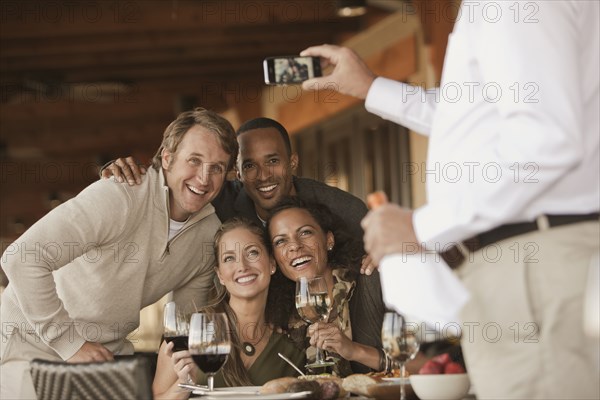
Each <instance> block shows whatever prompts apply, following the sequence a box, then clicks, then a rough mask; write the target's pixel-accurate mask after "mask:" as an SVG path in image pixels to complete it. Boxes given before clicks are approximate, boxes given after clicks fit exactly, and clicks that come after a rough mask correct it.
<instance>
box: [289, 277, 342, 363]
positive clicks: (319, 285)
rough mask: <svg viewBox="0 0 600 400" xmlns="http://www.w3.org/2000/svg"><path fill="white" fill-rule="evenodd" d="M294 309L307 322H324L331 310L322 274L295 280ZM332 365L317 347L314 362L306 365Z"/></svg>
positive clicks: (329, 298)
mask: <svg viewBox="0 0 600 400" xmlns="http://www.w3.org/2000/svg"><path fill="white" fill-rule="evenodd" d="M296 309H297V310H298V314H300V317H301V318H302V319H303V320H305V321H306V322H308V323H311V324H314V323H315V322H319V321H324V322H326V321H327V319H328V317H329V312H330V311H331V297H330V296H329V290H328V289H327V282H326V281H325V278H323V277H322V276H317V277H314V278H312V279H309V278H306V277H300V279H298V281H297V282H296ZM332 365H334V363H333V362H331V361H325V360H324V358H323V350H321V348H319V347H317V354H316V359H315V362H314V363H312V364H308V365H306V367H307V368H315V367H329V366H332Z"/></svg>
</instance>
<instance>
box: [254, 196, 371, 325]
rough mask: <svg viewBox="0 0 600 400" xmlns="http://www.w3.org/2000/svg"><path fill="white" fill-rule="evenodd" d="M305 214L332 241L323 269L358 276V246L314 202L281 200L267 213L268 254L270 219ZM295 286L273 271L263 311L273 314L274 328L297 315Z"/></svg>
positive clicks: (338, 221)
mask: <svg viewBox="0 0 600 400" xmlns="http://www.w3.org/2000/svg"><path fill="white" fill-rule="evenodd" d="M293 208H297V209H301V210H306V211H307V212H308V213H309V214H310V215H311V216H312V217H313V218H314V220H315V221H316V222H317V224H318V225H319V227H320V228H321V229H322V230H323V232H325V233H327V232H331V233H333V236H334V237H335V246H334V247H333V249H332V250H330V251H328V252H327V265H328V266H329V267H330V268H332V269H334V270H335V269H338V268H346V269H348V270H349V271H350V272H352V274H351V276H352V278H355V277H356V276H358V274H359V273H360V272H359V271H360V264H361V260H362V256H363V251H362V246H361V245H360V243H359V242H358V241H357V240H356V239H354V238H353V237H352V236H351V235H350V234H348V233H347V231H346V226H345V223H344V221H343V220H342V219H341V218H340V217H338V216H337V215H336V214H334V213H332V212H331V210H330V209H329V207H327V206H326V205H324V204H321V203H316V202H308V201H304V200H302V199H300V198H299V197H284V198H283V199H281V200H280V201H279V202H278V203H277V205H275V207H274V208H273V209H272V210H271V212H270V216H269V219H268V220H267V225H266V230H265V234H266V237H267V238H266V240H265V242H266V243H267V246H269V251H270V252H271V254H273V244H272V242H271V238H270V234H269V228H270V224H271V221H272V219H273V217H274V216H276V215H277V214H279V213H280V212H282V211H284V210H289V209H293ZM295 293H296V283H295V282H294V281H292V280H290V279H288V278H287V277H286V276H285V275H283V273H282V272H281V268H277V271H276V272H275V274H274V275H273V276H272V277H271V283H270V284H269V296H268V298H267V310H269V311H270V312H273V313H274V314H273V315H270V316H269V317H270V318H269V319H270V320H271V321H272V322H273V323H274V324H275V325H278V326H287V324H288V321H289V318H290V315H292V314H294V313H297V311H296V307H295Z"/></svg>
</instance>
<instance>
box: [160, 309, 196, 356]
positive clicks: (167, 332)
mask: <svg viewBox="0 0 600 400" xmlns="http://www.w3.org/2000/svg"><path fill="white" fill-rule="evenodd" d="M163 326H164V329H163V337H164V339H165V341H166V342H167V343H170V342H173V343H174V346H173V351H174V352H175V351H183V350H187V349H188V334H189V329H190V324H189V320H188V315H187V313H186V310H184V309H183V308H182V307H179V306H177V303H175V302H173V301H171V302H169V303H167V304H165V308H164V311H163Z"/></svg>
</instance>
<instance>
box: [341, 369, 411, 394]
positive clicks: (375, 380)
mask: <svg viewBox="0 0 600 400" xmlns="http://www.w3.org/2000/svg"><path fill="white" fill-rule="evenodd" d="M343 388H344V389H346V390H347V391H348V392H352V393H354V394H358V395H361V396H365V397H369V398H375V399H378V400H387V399H394V400H396V399H398V395H399V394H400V384H399V383H397V382H393V383H392V382H385V381H383V379H382V377H381V376H375V374H367V375H364V374H353V375H350V376H348V377H346V378H344V384H343ZM406 390H407V393H408V394H409V395H410V394H411V393H412V388H411V387H410V385H408V386H406Z"/></svg>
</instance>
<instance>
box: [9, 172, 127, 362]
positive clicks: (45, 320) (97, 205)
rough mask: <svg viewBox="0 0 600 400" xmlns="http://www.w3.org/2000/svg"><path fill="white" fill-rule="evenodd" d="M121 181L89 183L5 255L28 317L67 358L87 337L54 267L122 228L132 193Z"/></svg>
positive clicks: (51, 212)
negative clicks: (69, 306) (80, 329)
mask: <svg viewBox="0 0 600 400" xmlns="http://www.w3.org/2000/svg"><path fill="white" fill-rule="evenodd" d="M120 186H121V185H118V184H115V183H114V182H112V181H108V180H107V181H100V182H96V183H94V184H92V185H91V186H88V188H86V189H84V190H83V191H82V192H81V193H80V194H79V195H78V196H77V197H75V198H73V199H71V200H69V201H67V202H66V203H64V204H62V205H60V206H58V207H56V208H55V209H53V210H52V211H50V212H49V213H48V214H47V215H46V216H44V217H43V218H42V219H40V220H39V221H38V222H36V223H35V224H34V225H33V226H32V227H31V228H29V229H28V230H27V231H26V232H25V233H24V234H23V235H22V236H21V237H19V238H18V239H17V240H16V241H15V242H14V243H13V244H12V245H11V246H12V247H11V246H9V248H7V250H6V251H5V253H4V255H3V256H2V267H3V268H4V270H5V272H6V275H7V276H8V278H9V281H10V285H11V287H12V289H13V291H14V292H15V294H16V296H17V299H18V302H19V305H20V307H21V310H22V312H23V314H24V316H25V318H26V320H27V322H28V323H29V324H30V325H31V326H32V327H34V329H35V331H36V333H37V335H38V336H39V337H40V338H41V340H42V341H43V342H44V343H46V344H47V345H48V346H49V347H50V348H52V349H53V350H55V351H56V352H57V353H58V354H59V355H60V356H61V357H62V358H63V359H64V360H67V359H69V358H70V357H71V356H72V355H73V354H75V353H76V352H77V351H78V350H79V348H81V346H82V345H83V343H84V342H85V339H84V338H83V337H81V336H80V335H79V334H78V333H77V331H76V329H73V328H74V327H75V325H76V322H75V321H74V320H73V319H71V317H70V316H69V314H68V312H67V311H66V310H65V308H64V305H63V302H62V301H61V299H60V298H59V297H58V294H57V290H56V283H55V281H54V277H53V272H54V271H57V270H58V269H60V268H62V267H64V266H65V265H67V264H69V263H70V262H72V261H73V260H75V259H76V258H78V257H81V256H82V255H83V254H84V249H86V248H88V245H89V244H93V245H94V246H96V245H97V246H102V244H104V243H107V242H109V241H110V240H113V239H114V238H115V237H116V236H117V235H118V234H119V233H120V232H122V230H123V229H122V228H123V224H124V222H123V221H126V220H127V216H126V215H127V210H128V209H129V208H130V204H129V203H130V199H129V197H128V196H127V195H126V194H125V192H124V191H123V189H122V188H121V187H120ZM9 249H10V250H9ZM15 249H16V250H17V251H14V250H15ZM57 326H58V327H61V328H62V327H66V328H67V329H55V327H57Z"/></svg>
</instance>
